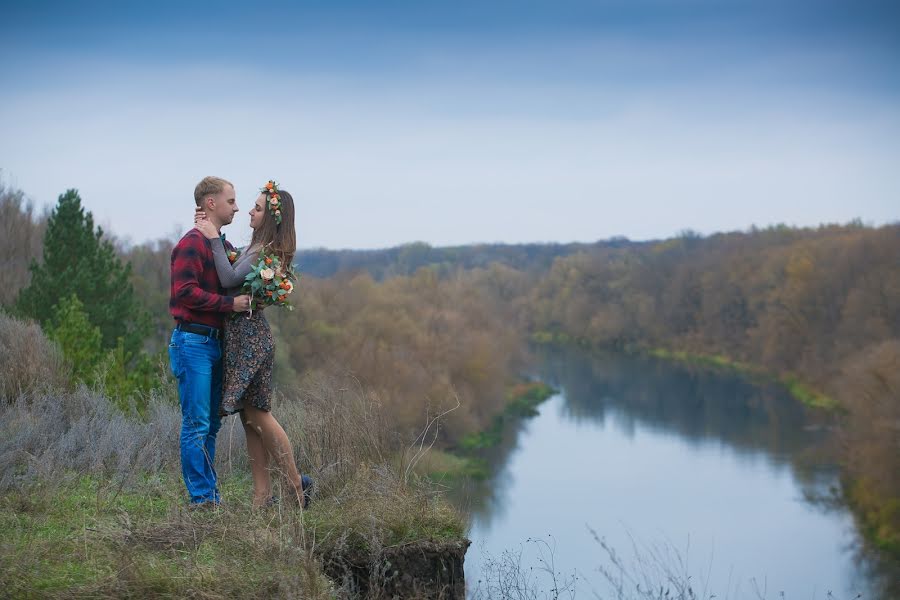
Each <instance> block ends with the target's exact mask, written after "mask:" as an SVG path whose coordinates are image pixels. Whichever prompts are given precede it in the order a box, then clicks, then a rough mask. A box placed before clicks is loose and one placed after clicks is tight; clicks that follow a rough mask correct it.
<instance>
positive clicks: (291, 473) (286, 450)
mask: <svg viewBox="0 0 900 600" xmlns="http://www.w3.org/2000/svg"><path fill="white" fill-rule="evenodd" d="M242 414H243V415H244V416H245V418H246V420H247V424H248V425H250V426H251V427H252V428H253V429H255V430H256V433H257V434H258V435H259V438H260V440H261V442H262V446H263V448H265V450H266V452H268V453H269V455H270V456H271V457H272V458H274V459H275V463H276V464H277V465H278V468H279V469H280V470H281V473H282V474H283V475H284V476H285V477H286V478H287V480H288V482H289V483H290V484H291V486H293V488H294V492H295V493H296V495H297V501H298V502H300V503H301V505H302V500H303V483H302V480H301V479H300V472H299V471H298V470H297V463H295V462H294V450H293V447H292V446H291V441H290V440H289V439H288V436H287V434H286V433H285V432H284V429H283V428H282V427H281V425H280V424H279V423H278V421H276V420H275V417H273V416H272V414H271V413H269V412H266V411H264V410H259V409H258V408H253V407H250V406H248V407H245V408H244V411H243V413H242Z"/></svg>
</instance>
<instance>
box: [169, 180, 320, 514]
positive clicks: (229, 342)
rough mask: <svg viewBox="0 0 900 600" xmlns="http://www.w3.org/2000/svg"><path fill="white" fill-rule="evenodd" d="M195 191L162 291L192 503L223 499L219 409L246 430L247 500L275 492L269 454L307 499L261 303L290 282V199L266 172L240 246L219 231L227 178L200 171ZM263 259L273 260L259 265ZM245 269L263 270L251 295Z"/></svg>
mask: <svg viewBox="0 0 900 600" xmlns="http://www.w3.org/2000/svg"><path fill="white" fill-rule="evenodd" d="M194 200H195V202H196V204H197V207H196V214H195V225H196V226H195V228H194V229H192V230H191V231H189V232H188V233H186V234H185V235H184V237H183V238H181V240H180V241H179V242H178V244H176V245H175V248H174V249H173V250H172V260H171V268H172V285H171V297H170V299H169V312H170V313H171V314H172V316H173V317H174V319H175V330H174V331H173V332H172V338H171V340H170V342H169V359H170V361H171V366H172V373H173V374H174V375H175V377H176V379H177V380H178V396H179V400H180V403H181V440H180V441H181V472H182V476H183V477H184V483H185V486H187V491H188V494H189V495H190V501H191V504H192V505H196V506H216V505H219V504H220V503H221V497H220V495H219V488H218V484H217V479H216V471H215V468H214V461H215V452H216V434H217V433H218V431H219V427H220V426H221V420H222V418H224V417H225V416H227V415H233V414H238V415H240V419H241V423H242V424H243V426H244V433H245V434H246V438H247V453H248V455H249V458H250V471H251V475H252V478H253V506H255V507H260V506H266V505H268V504H271V503H272V502H274V501H275V497H273V496H272V481H271V477H270V470H269V468H268V463H269V461H270V460H271V461H273V463H274V464H273V467H275V468H277V469H278V470H279V471H280V473H281V474H283V475H284V476H285V478H286V479H287V482H288V484H289V486H290V487H289V489H291V490H293V492H294V494H293V496H294V497H295V498H296V501H297V503H298V505H299V506H301V507H304V508H305V507H306V506H307V505H308V504H309V501H310V493H311V490H312V479H310V478H309V477H308V476H306V475H303V476H301V475H300V472H299V471H298V469H297V465H296V463H295V462H294V455H293V449H292V446H291V442H290V440H289V439H288V436H287V434H286V433H285V432H284V429H283V428H282V427H281V425H280V424H279V423H278V421H277V420H275V418H274V417H273V416H272V414H271V396H272V368H273V365H274V358H275V343H274V339H273V337H272V332H271V330H270V329H269V324H268V322H267V321H266V318H265V316H263V310H262V306H260V304H262V305H263V306H264V305H266V304H270V305H271V304H278V303H279V301H284V300H285V299H286V294H287V293H289V292H290V289H291V287H290V286H291V283H290V281H289V278H290V269H291V264H292V261H293V258H294V252H295V250H296V233H295V231H294V200H293V198H292V197H291V195H290V194H289V193H288V192H286V191H284V190H279V189H278V186H277V184H276V183H275V182H274V181H269V182H268V183H267V184H266V185H265V186H264V187H263V188H262V190H261V191H260V193H259V195H258V196H257V198H256V200H255V202H254V205H253V207H252V208H251V209H250V227H251V228H252V229H253V237H252V238H251V241H250V245H249V246H247V247H246V248H245V249H244V250H243V251H242V252H240V253H238V252H237V251H236V249H235V248H234V247H233V246H232V245H231V244H230V243H229V242H227V241H225V236H224V234H222V233H221V228H222V227H223V226H225V225H228V224H229V223H231V222H232V220H233V219H234V215H235V213H237V212H238V210H239V209H238V206H237V201H236V200H235V192H234V186H233V185H232V184H231V183H230V182H228V181H226V180H224V179H222V178H219V177H205V178H204V179H203V180H202V181H200V183H198V184H197V187H196V188H194ZM267 265H272V266H273V267H275V269H268V268H263V269H261V267H266V266H267ZM276 270H277V277H276V275H275V272H276ZM251 273H261V274H262V277H261V278H260V283H257V284H254V285H253V286H252V288H253V290H254V291H255V293H252V295H251V294H248V293H242V289H243V288H244V283H245V281H246V280H247V276H248V275H250V274H251ZM251 279H252V278H251ZM273 279H274V280H276V281H277V280H278V279H281V280H282V281H283V283H282V286H281V287H282V288H283V290H280V289H278V288H277V287H276V288H275V292H274V295H273V292H272V290H269V291H265V288H266V287H269V288H272V287H275V286H272V285H268V286H264V285H261V283H262V282H268V283H271V282H272V281H273ZM285 290H286V291H285ZM251 303H252V310H251Z"/></svg>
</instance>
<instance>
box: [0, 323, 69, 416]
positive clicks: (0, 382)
mask: <svg viewBox="0 0 900 600" xmlns="http://www.w3.org/2000/svg"><path fill="white" fill-rule="evenodd" d="M66 373H67V367H66V366H65V363H64V360H63V357H62V353H61V352H60V350H59V348H58V347H57V346H56V345H55V344H54V343H53V342H51V341H49V340H48V339H47V338H46V336H45V335H44V332H43V331H42V330H41V328H40V327H39V326H38V325H37V324H36V323H31V322H26V321H21V320H19V319H16V318H13V317H10V316H9V315H6V314H4V313H3V312H2V311H0V402H4V401H5V402H12V401H14V400H15V399H16V398H18V397H19V396H21V395H29V394H33V393H35V392H40V391H44V390H48V389H53V388H57V387H62V386H63V385H65V384H66V381H67V380H68V378H67V376H66Z"/></svg>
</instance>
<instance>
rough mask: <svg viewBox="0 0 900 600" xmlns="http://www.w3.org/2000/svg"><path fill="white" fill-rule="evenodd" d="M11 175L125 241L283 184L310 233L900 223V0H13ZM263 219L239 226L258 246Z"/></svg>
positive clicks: (526, 237)
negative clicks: (208, 201) (199, 195)
mask: <svg viewBox="0 0 900 600" xmlns="http://www.w3.org/2000/svg"><path fill="white" fill-rule="evenodd" d="M3 11H4V19H3V21H2V23H0V56H2V60H0V78H2V79H0V80H2V81H4V85H3V88H2V90H0V169H2V170H3V178H4V181H5V182H6V183H7V184H12V185H14V186H17V187H20V188H22V189H23V190H25V191H26V193H28V194H29V196H30V197H31V198H32V199H33V200H34V201H35V202H36V203H37V204H38V205H51V204H52V203H54V202H55V199H56V196H57V195H58V194H59V193H61V192H62V191H64V190H65V189H67V188H70V187H75V188H78V189H79V190H80V191H81V193H82V197H83V199H84V202H85V204H86V205H87V207H88V208H89V209H90V210H91V211H93V213H94V215H95V218H96V219H97V220H98V222H100V223H102V224H104V226H106V227H107V228H109V229H110V230H112V231H113V232H115V233H116V234H117V235H119V236H121V237H125V238H129V239H131V240H132V241H134V242H141V241H144V240H147V239H155V238H158V237H161V236H165V235H171V234H173V233H175V232H180V231H182V230H184V229H186V228H187V227H188V226H189V223H190V215H191V212H192V203H193V199H192V190H193V186H194V184H195V183H196V181H198V180H199V179H200V178H201V177H203V176H204V175H207V174H217V175H221V176H223V177H226V178H228V179H230V180H232V181H233V182H234V183H235V186H236V188H237V193H238V200H239V204H241V208H242V209H243V208H249V206H250V203H251V202H252V198H253V197H254V196H255V189H256V188H258V187H259V186H260V185H261V184H262V183H263V182H264V181H265V180H266V179H268V178H270V177H275V178H277V179H278V180H279V181H280V182H281V183H282V185H283V187H284V188H285V189H288V190H290V191H291V192H292V193H293V194H294V196H295V198H296V199H297V200H298V202H299V206H298V223H297V225H298V234H299V243H300V245H301V246H302V247H315V246H326V247H331V248H372V247H384V246H390V245H395V244H400V243H404V242H409V241H414V240H423V241H426V242H429V243H431V244H435V245H445V244H459V243H474V242H496V241H500V242H509V243H516V242H529V241H559V242H567V241H573V240H580V241H593V240H597V239H603V238H608V237H611V236H615V235H624V236H627V237H629V238H631V239H651V238H661V237H667V236H671V235H673V234H676V233H677V232H679V231H681V230H683V229H686V228H691V229H694V230H697V231H700V232H702V233H712V232H715V231H729V230H735V229H746V228H747V227H749V226H750V225H753V224H755V225H758V226H764V225H768V224H773V223H780V222H784V223H788V224H795V225H816V224H819V223H822V222H835V221H837V222H844V221H848V220H850V219H853V218H857V217H858V218H861V219H862V220H863V221H864V222H867V223H873V224H881V223H885V222H895V221H897V220H900V208H898V207H900V174H898V173H900V168H898V166H900V69H898V68H897V64H898V58H900V9H897V8H894V3H890V2H871V1H866V0H858V1H854V2H851V1H841V2H838V1H829V0H815V1H813V0H809V1H805V0H803V1H801V0H798V1H794V2H791V1H789V0H782V1H780V2H774V1H769V0H757V1H754V2H743V1H737V0H681V1H679V0H630V1H625V0H615V1H613V0H606V1H604V0H597V1H594V2H581V1H568V2H567V1H557V2H530V1H518V2H468V1H461V2H324V1H320V2H298V3H289V4H277V3H271V4H268V5H266V6H265V7H262V6H257V5H253V4H251V3H227V2H226V3H190V2H181V3H173V2H161V3H154V4H152V5H151V4H149V3H148V4H147V5H136V4H135V5H133V6H132V5H130V4H128V3H111V2H105V3H104V2H93V3H90V2H89V3H52V2H29V3H25V2H21V3H18V4H11V5H8V6H4V8H3ZM247 221H248V218H247V216H246V215H245V214H243V213H242V214H241V215H240V216H239V217H238V219H237V220H236V222H235V224H234V225H233V226H232V227H231V228H230V231H231V234H230V236H231V237H232V239H235V240H236V241H239V242H240V241H242V240H246V238H247V237H248V235H249V228H248V226H247Z"/></svg>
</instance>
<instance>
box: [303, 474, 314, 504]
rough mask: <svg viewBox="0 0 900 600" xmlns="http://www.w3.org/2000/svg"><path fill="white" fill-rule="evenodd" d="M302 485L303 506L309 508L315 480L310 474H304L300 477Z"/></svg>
mask: <svg viewBox="0 0 900 600" xmlns="http://www.w3.org/2000/svg"><path fill="white" fill-rule="evenodd" d="M300 485H301V486H303V508H309V503H310V502H312V493H313V486H315V482H314V481H313V478H312V477H310V476H309V475H303V476H301V477H300Z"/></svg>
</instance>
